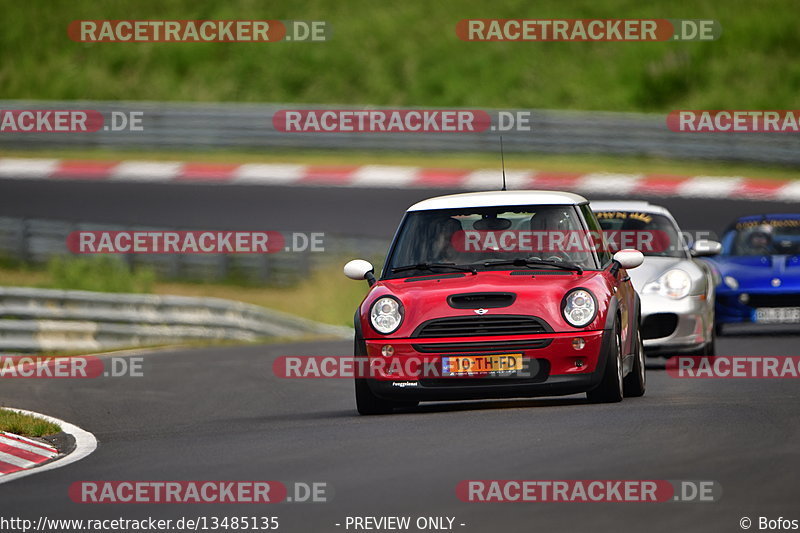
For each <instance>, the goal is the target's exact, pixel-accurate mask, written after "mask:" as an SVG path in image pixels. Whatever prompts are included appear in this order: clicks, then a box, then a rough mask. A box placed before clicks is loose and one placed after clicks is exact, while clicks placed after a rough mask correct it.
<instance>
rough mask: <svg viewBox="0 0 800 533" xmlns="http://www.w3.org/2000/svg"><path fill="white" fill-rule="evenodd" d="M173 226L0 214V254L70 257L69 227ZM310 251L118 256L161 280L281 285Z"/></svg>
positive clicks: (294, 276)
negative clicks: (231, 279) (230, 280)
mask: <svg viewBox="0 0 800 533" xmlns="http://www.w3.org/2000/svg"><path fill="white" fill-rule="evenodd" d="M165 229H173V228H151V227H145V226H135V227H131V226H120V225H112V224H90V223H76V222H67V221H62V220H42V219H22V218H9V217H0V256H2V257H6V258H13V259H17V260H19V261H23V262H25V263H29V264H34V265H42V264H45V263H47V261H48V260H50V259H51V258H52V257H56V256H63V255H69V254H70V252H69V251H68V249H67V244H66V243H67V235H69V234H70V232H72V231H163V230H165ZM310 255H311V253H310V252H291V253H288V252H286V253H284V252H278V253H271V254H120V257H123V258H124V259H125V260H126V261H127V262H128V264H129V265H130V266H139V265H146V266H149V267H151V268H153V270H154V271H155V272H156V274H157V275H158V276H159V277H160V278H162V279H188V280H198V281H215V280H223V279H226V278H229V277H231V276H236V277H238V278H244V279H246V280H248V281H252V282H257V283H265V284H270V285H277V286H285V285H291V284H292V283H295V282H296V281H298V280H299V279H300V278H301V277H302V276H305V275H307V274H308V272H309V270H310V268H311V267H310V263H311V259H310Z"/></svg>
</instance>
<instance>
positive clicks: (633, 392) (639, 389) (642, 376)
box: [622, 331, 647, 398]
mask: <svg viewBox="0 0 800 533" xmlns="http://www.w3.org/2000/svg"><path fill="white" fill-rule="evenodd" d="M646 385H647V374H646V371H645V365H644V345H643V344H642V333H641V332H639V331H637V332H636V353H634V354H633V368H632V369H631V373H630V374H628V375H627V376H625V379H624V380H623V382H622V389H623V392H624V393H625V397H626V398H628V397H629V398H636V397H639V396H644V391H645V388H646Z"/></svg>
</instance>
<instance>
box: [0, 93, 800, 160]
mask: <svg viewBox="0 0 800 533" xmlns="http://www.w3.org/2000/svg"><path fill="white" fill-rule="evenodd" d="M326 107H327V108H331V109H334V107H331V106H315V105H303V106H297V105H289V104H285V105H275V104H233V103H228V104H192V103H174V102H99V101H63V102H56V101H21V100H1V101H0V109H3V110H15V109H86V110H96V111H99V112H101V113H103V115H104V116H106V117H107V116H109V114H110V113H111V112H112V111H121V112H126V113H127V112H132V111H140V112H143V113H144V114H143V122H142V126H143V131H117V132H105V131H102V130H101V131H98V132H94V133H68V134H67V133H11V132H3V133H2V134H0V147H5V148H27V149H29V148H56V147H76V148H114V149H120V148H123V149H124V148H146V149H153V150H159V149H196V150H208V149H209V148H242V149H254V148H255V149H258V148H273V149H275V148H289V147H291V148H308V149H353V150H393V151H397V150H409V151H422V152H439V151H448V152H496V151H497V137H498V133H497V132H493V131H489V130H487V131H485V132H481V133H295V132H292V133H286V132H281V131H278V130H276V129H275V128H274V127H273V125H272V117H273V115H274V114H275V113H276V112H277V111H279V110H282V109H324V108H326ZM345 108H347V107H346V106H337V107H335V109H345ZM350 108H351V109H356V108H352V107H350ZM508 111H512V112H516V111H530V119H531V124H532V129H531V131H525V132H520V131H508V132H504V133H503V140H504V144H505V148H506V150H507V151H509V152H538V153H547V154H581V153H601V154H608V155H640V156H653V157H664V158H675V159H687V158H688V159H709V160H721V161H722V160H724V161H746V162H754V163H779V164H786V165H800V137H798V136H797V135H791V134H785V133H674V132H672V131H670V130H669V129H668V128H667V126H666V117H665V116H664V115H656V114H641V113H611V112H585V111H548V110H517V109H514V110H508Z"/></svg>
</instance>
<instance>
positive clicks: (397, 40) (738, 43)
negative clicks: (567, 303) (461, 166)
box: [0, 0, 800, 112]
mask: <svg viewBox="0 0 800 533" xmlns="http://www.w3.org/2000/svg"><path fill="white" fill-rule="evenodd" d="M0 10H1V12H2V13H3V14H4V20H6V21H7V23H6V24H5V25H4V28H3V31H2V32H0V87H2V88H3V91H2V94H1V95H0V97H3V98H41V99H99V100H179V101H238V102H297V103H321V104H337V103H338V104H357V105H384V106H401V105H402V106H421V105H425V106H466V107H470V106H476V107H487V108H491V107H499V108H507V107H524V108H558V109H588V110H618V111H655V112H663V111H668V110H672V109H680V108H701V109H702V108H710V109H715V108H736V109H748V108H765V109H782V108H787V109H792V108H797V107H800V91H798V88H800V61H798V55H800V32H798V31H797V28H798V22H800V10H798V9H797V4H796V2H795V1H794V0H763V1H759V2H757V3H756V2H752V1H749V0H714V1H712V0H671V1H663V2H637V1H634V0H602V1H597V0H576V1H573V2H564V1H563V0H538V1H536V2H530V1H528V0H506V1H503V2H485V1H480V0H441V1H438V2H428V1H423V0H409V1H406V2H374V1H371V0H349V1H347V2H330V1H323V0H294V1H292V2H289V1H284V2H280V3H279V2H268V3H265V2H263V1H260V0H238V1H237V0H233V1H226V2H223V1H214V2H210V1H198V0H174V1H171V2H162V1H159V0H142V1H139V2H133V3H131V2H122V3H114V2H104V3H98V2H96V1H94V0H92V1H89V0H50V1H47V2H17V1H15V0H0ZM481 17H484V18H538V19H546V18H694V19H701V18H710V19H716V20H718V21H720V23H721V26H722V37H721V38H720V39H719V40H717V41H714V42H687V43H678V42H655V43H632V42H608V43H602V42H601V43H584V42H571V43H570V42H551V43H536V42H507V43H502V42H496V43H479V42H463V41H461V40H459V39H458V38H457V37H456V35H455V25H456V23H457V22H458V21H459V20H460V19H463V18H481ZM78 19H299V20H326V21H328V22H329V23H330V25H331V26H332V28H333V38H332V39H331V40H330V41H328V42H323V43H292V42H280V43H264V44H262V43H197V44H195V43H147V44H137V43H76V42H72V41H70V40H69V39H68V37H67V32H66V28H67V25H68V24H69V22H70V21H72V20H78Z"/></svg>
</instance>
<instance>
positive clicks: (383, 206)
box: [0, 179, 796, 239]
mask: <svg viewBox="0 0 800 533" xmlns="http://www.w3.org/2000/svg"><path fill="white" fill-rule="evenodd" d="M459 192H465V191H464V190H462V189H459V190H448V189H408V188H402V189H364V188H356V187H304V186H294V187H290V186H259V185H255V186H253V185H249V186H248V185H218V184H217V185H214V184H208V185H205V184H194V183H193V184H168V183H141V182H140V183H113V182H91V181H81V182H69V181H64V182H59V181H54V180H48V181H46V182H43V181H35V180H19V181H17V180H8V179H6V180H0V213H3V216H8V217H32V218H49V219H56V220H70V221H76V222H81V221H84V222H103V223H118V224H132V225H135V224H139V225H148V226H160V225H163V226H165V227H168V228H173V227H176V226H182V227H186V228H193V229H231V230H272V231H304V232H308V231H327V232H332V233H339V234H346V235H363V236H367V237H381V238H386V239H390V238H391V237H392V235H393V234H394V230H395V228H396V227H397V224H398V222H399V221H400V218H401V217H402V215H403V212H404V211H405V210H406V209H407V208H408V207H409V206H410V205H411V204H413V203H415V202H417V201H419V200H422V199H424V198H428V197H430V196H437V195H439V194H453V193H459ZM607 198H613V196H610V197H607V196H600V195H597V196H592V197H590V198H589V199H590V200H592V199H607ZM650 201H652V202H654V203H657V204H660V205H664V206H665V207H667V208H668V209H670V210H671V211H672V213H673V215H675V218H676V219H677V220H678V223H679V224H680V225H681V227H682V228H683V229H684V230H686V231H689V230H713V231H717V232H721V231H723V230H724V229H725V227H726V226H727V224H728V223H729V222H730V221H732V220H733V219H734V218H736V217H737V216H741V215H746V214H754V213H762V212H771V213H776V212H785V211H792V210H793V208H794V209H796V207H795V206H793V204H791V203H789V202H768V201H752V200H735V201H732V200H725V199H708V198H697V199H687V198H651V199H650Z"/></svg>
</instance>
